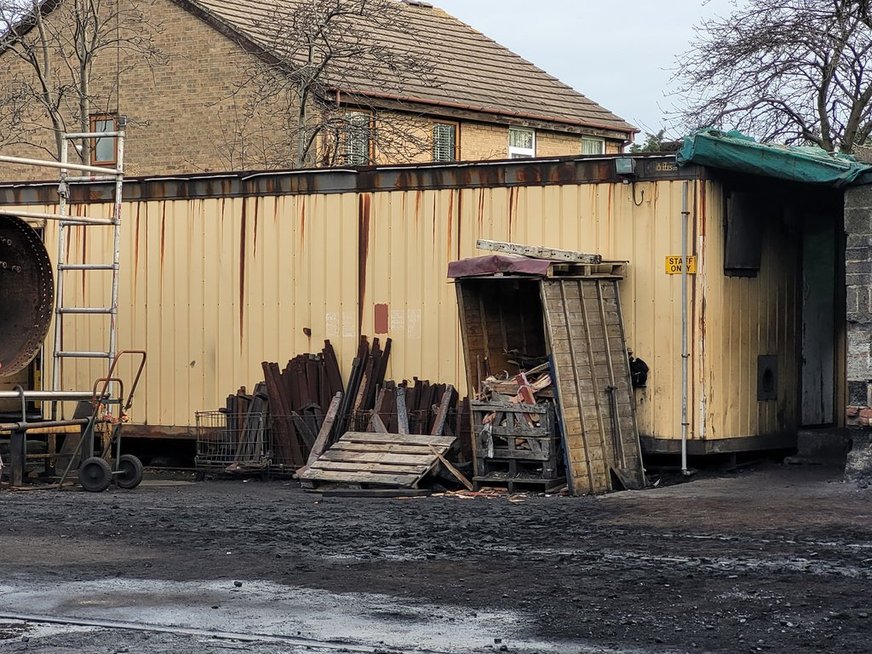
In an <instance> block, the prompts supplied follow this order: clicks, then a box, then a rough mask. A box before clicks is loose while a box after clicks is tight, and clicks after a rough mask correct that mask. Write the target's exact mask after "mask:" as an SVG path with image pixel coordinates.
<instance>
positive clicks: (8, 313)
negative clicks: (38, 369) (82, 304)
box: [0, 216, 54, 377]
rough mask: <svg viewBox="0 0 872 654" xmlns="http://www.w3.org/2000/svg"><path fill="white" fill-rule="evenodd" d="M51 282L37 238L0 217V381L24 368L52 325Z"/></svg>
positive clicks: (48, 265)
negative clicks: (1, 378)
mask: <svg viewBox="0 0 872 654" xmlns="http://www.w3.org/2000/svg"><path fill="white" fill-rule="evenodd" d="M53 302H54V278H53V276H52V269H51V262H50V261H49V258H48V252H46V249H45V246H44V245H43V243H42V239H41V238H40V236H39V234H38V233H37V232H36V231H35V230H34V229H33V228H31V227H30V226H29V225H28V224H27V223H25V222H24V221H23V220H21V219H20V218H14V217H11V216H0V377H8V376H10V375H14V374H15V373H17V372H19V371H20V370H22V369H24V368H26V367H27V365H28V364H29V363H30V362H31V361H32V360H33V358H34V357H35V356H36V354H37V352H39V348H40V346H41V345H42V343H43V341H44V340H45V336H46V333H47V332H48V328H49V324H50V323H51V316H52V307H53Z"/></svg>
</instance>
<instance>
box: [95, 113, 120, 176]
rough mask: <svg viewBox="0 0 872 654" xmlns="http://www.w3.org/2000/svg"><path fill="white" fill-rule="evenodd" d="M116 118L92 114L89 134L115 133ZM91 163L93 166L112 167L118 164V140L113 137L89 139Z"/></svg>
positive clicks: (116, 128)
mask: <svg viewBox="0 0 872 654" xmlns="http://www.w3.org/2000/svg"><path fill="white" fill-rule="evenodd" d="M117 131H118V116H116V115H114V114H92V115H91V132H93V133H97V132H117ZM91 163H92V164H94V165H95V166H114V165H115V164H116V163H118V139H117V138H115V137H114V136H107V137H103V138H95V139H91Z"/></svg>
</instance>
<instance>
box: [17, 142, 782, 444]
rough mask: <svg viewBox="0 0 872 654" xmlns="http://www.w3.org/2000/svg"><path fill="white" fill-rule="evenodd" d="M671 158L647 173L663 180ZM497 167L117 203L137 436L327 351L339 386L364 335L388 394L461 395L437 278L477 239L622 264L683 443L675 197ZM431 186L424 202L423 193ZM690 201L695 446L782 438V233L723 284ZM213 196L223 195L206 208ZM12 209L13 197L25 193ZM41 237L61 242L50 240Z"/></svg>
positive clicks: (122, 334) (449, 304)
mask: <svg viewBox="0 0 872 654" xmlns="http://www.w3.org/2000/svg"><path fill="white" fill-rule="evenodd" d="M646 161H647V160H646ZM665 161H666V160H665V159H664V158H662V157H661V158H659V159H651V160H650V162H651V165H657V163H656V162H659V165H661V166H662V165H665V163H664V162H665ZM538 165H539V166H540V167H541V166H546V163H543V162H539V164H538ZM555 165H556V166H557V169H560V170H568V167H569V168H571V167H572V166H575V164H572V165H570V164H569V163H567V162H560V163H558V164H555ZM492 166H493V167H494V170H493V171H490V172H487V171H489V170H490V168H491V167H492ZM508 167H509V165H507V164H477V165H475V166H467V167H466V168H464V167H463V166H458V167H456V168H449V167H421V170H417V171H416V170H413V169H408V170H406V169H403V168H400V169H397V170H392V171H390V175H391V176H396V177H390V180H392V181H390V184H389V186H390V190H372V188H370V190H366V191H364V192H359V191H358V190H354V189H359V188H366V184H363V182H361V181H360V180H359V179H358V178H361V177H366V171H364V172H361V173H358V172H348V173H346V172H343V171H334V172H333V173H331V174H334V175H337V176H345V177H348V179H349V180H357V181H355V182H354V183H353V184H352V183H349V184H348V186H347V188H348V189H349V190H348V191H347V192H338V190H337V189H339V188H340V187H339V186H334V187H333V190H332V191H330V192H318V193H299V194H294V193H286V192H285V191H286V190H287V189H288V188H290V187H289V186H287V185H288V184H290V183H291V182H290V181H289V180H290V178H291V177H293V176H292V175H287V174H285V176H284V178H283V177H282V176H281V175H278V176H273V175H266V176H264V177H263V179H262V180H261V178H255V179H252V180H249V181H247V182H243V180H242V179H241V177H239V176H233V175H231V176H228V177H219V176H213V177H212V178H209V179H211V181H210V182H209V184H211V185H212V186H211V187H210V188H209V189H206V188H205V187H204V188H203V189H199V190H197V192H196V193H194V192H193V191H191V189H192V188H194V187H196V184H198V183H199V182H197V181H195V180H193V179H188V180H183V181H179V182H172V183H173V184H176V183H178V184H180V185H181V186H180V187H179V189H178V190H179V194H180V195H184V194H185V193H188V192H189V191H191V193H190V195H191V197H189V198H184V199H171V198H167V197H166V196H165V195H164V196H162V195H161V194H160V193H157V192H154V193H151V191H147V192H148V193H151V195H150V196H149V197H150V198H151V199H135V197H134V199H129V200H128V201H126V202H125V204H124V212H123V220H124V223H125V224H124V228H123V234H124V236H123V243H122V260H123V262H124V263H123V265H122V271H121V295H120V310H119V317H118V324H119V343H121V344H123V345H124V346H127V347H137V348H143V349H146V350H148V351H149V352H150V353H152V356H153V358H152V359H151V360H150V363H149V368H148V371H147V372H146V379H145V381H144V383H145V387H144V390H143V392H142V393H141V394H140V395H139V396H138V397H137V404H136V407H135V412H134V415H133V418H134V420H135V421H136V422H146V423H148V425H151V426H158V425H171V426H176V427H184V426H186V425H190V424H192V423H193V416H194V412H195V411H197V410H206V409H214V408H216V407H217V406H220V405H221V403H222V400H223V396H224V395H225V394H226V391H227V388H228V387H234V386H242V385H247V386H249V387H250V386H252V385H253V384H254V382H256V381H259V380H260V378H261V377H262V371H261V368H260V363H261V362H262V361H264V360H269V361H283V360H287V359H288V358H289V357H291V356H293V355H294V354H296V353H298V352H308V351H312V349H313V348H318V347H320V344H321V343H322V342H323V340H324V339H329V340H330V341H331V342H332V343H333V344H334V347H335V348H336V355H337V359H338V361H339V363H340V365H341V367H342V371H343V374H344V375H346V376H347V375H348V374H349V372H350V367H351V362H352V360H353V358H354V355H355V352H356V350H357V347H358V339H359V336H360V334H361V333H364V334H376V333H378V334H379V335H386V336H390V337H391V338H392V339H393V352H392V355H391V362H390V366H389V370H388V371H387V376H388V378H394V379H403V378H407V379H412V378H413V377H418V378H420V379H431V380H436V379H438V380H440V381H445V382H451V383H454V385H455V386H458V387H459V388H463V389H464V390H465V387H466V384H465V371H464V363H463V357H462V354H461V346H460V334H459V329H458V318H457V316H458V309H457V298H456V297H455V291H454V289H453V288H452V285H451V284H450V283H449V280H448V279H447V273H448V265H449V263H450V262H452V261H455V260H458V259H463V258H469V257H474V256H478V255H480V254H482V253H481V252H479V251H478V250H476V248H475V243H476V241H477V240H478V239H480V238H481V239H491V240H498V241H511V242H519V243H525V244H530V245H537V246H543V247H552V248H559V249H565V250H575V251H581V252H596V253H598V254H601V255H602V256H603V257H604V258H606V259H612V260H626V261H630V262H631V263H630V266H629V268H628V272H627V277H626V280H625V281H624V282H622V283H621V285H620V288H621V299H622V305H623V307H624V313H625V315H624V319H625V327H626V341H627V343H628V346H629V347H630V348H631V349H632V350H633V352H634V354H635V355H636V356H639V357H641V358H642V359H644V360H645V361H646V362H647V363H648V365H649V366H650V368H651V373H650V376H649V380H648V385H647V388H645V389H642V390H639V391H637V392H636V400H637V409H638V410H637V420H638V425H639V431H640V433H641V434H642V435H643V436H646V437H655V438H660V439H675V438H678V437H679V432H680V393H679V389H680V370H681V367H680V353H681V348H680V297H681V292H680V280H679V279H678V278H677V277H675V276H672V275H667V274H666V273H665V272H664V270H663V261H664V258H665V257H666V256H669V255H674V254H675V253H676V252H679V251H680V246H681V240H680V207H681V184H682V183H681V182H680V181H677V180H675V179H659V180H657V179H655V178H654V177H653V175H652V177H651V179H650V180H648V181H645V180H643V179H639V180H637V181H636V183H635V185H631V184H623V183H619V182H610V181H600V182H598V183H587V182H584V181H582V182H579V181H578V180H579V179H580V178H581V177H583V175H581V173H579V172H578V170H582V171H584V170H591V169H588V168H585V167H584V166H582V167H581V168H580V169H579V168H578V167H576V173H573V175H575V176H576V178H575V181H569V180H571V179H572V176H569V175H567V177H566V180H567V181H565V182H561V183H551V182H550V181H548V179H551V178H550V176H551V175H553V174H556V173H557V169H549V171H548V174H547V175H546V178H547V179H546V178H543V179H546V183H545V184H539V183H538V182H537V183H536V184H535V185H534V184H532V183H530V184H529V185H521V184H519V185H517V186H511V185H510V186H502V185H496V186H489V185H488V184H489V183H491V178H490V176H491V175H492V176H493V179H494V180H496V181H495V182H494V183H497V182H499V183H504V182H505V181H506V180H507V179H508V177H507V175H509V172H508ZM546 167H547V166H546ZM467 169H468V170H467ZM513 170H514V172H513V173H511V175H513V177H512V179H515V180H517V179H519V177H520V171H521V170H522V167H521V168H513ZM638 170H640V168H638V167H637V171H638ZM642 170H643V171H644V166H643V167H642ZM449 171H450V172H449ZM464 171H465V172H464ZM382 172H384V175H382V176H381V177H380V178H379V181H378V184H379V185H381V184H388V179H389V176H388V171H382ZM655 172H656V171H655ZM325 174H326V173H325ZM661 174H663V175H667V174H671V173H668V172H666V171H664V172H662V173H661ZM682 174H689V173H687V172H686V171H682ZM439 175H441V176H442V177H441V179H439ZM464 175H472V176H473V177H472V178H466V177H464ZM525 175H526V178H527V179H532V177H533V176H532V174H530V171H528V173H525ZM400 176H404V177H403V179H400ZM427 176H429V177H427ZM419 177H420V179H419ZM591 177H595V176H594V175H593V173H591ZM673 177H674V175H673ZM285 178H287V179H285ZM424 178H427V179H429V180H430V181H429V182H427V179H424ZM449 178H450V179H449ZM204 179H206V178H204ZM322 179H326V178H322ZM256 180H261V181H256ZM266 180H269V181H268V182H267V181H266ZM446 180H447V181H446ZM424 182H427V183H428V184H429V183H430V182H432V183H433V184H434V186H435V187H434V188H424V187H423V185H424ZM436 182H439V184H441V186H439V184H436ZM448 182H450V184H449V183H448ZM169 183H170V182H167V181H166V180H164V181H161V180H149V181H143V182H142V183H141V184H137V183H136V182H134V183H133V184H132V185H131V186H132V187H133V188H137V187H139V188H140V190H139V191H136V192H135V193H139V192H143V193H145V192H146V191H144V190H143V189H146V187H148V188H150V189H152V190H155V189H158V188H159V186H160V185H161V184H169ZM403 183H405V184H407V186H405V187H404V186H403V185H402V184H403ZM242 184H251V186H249V187H246V188H243V186H241V185H242ZM294 184H302V182H301V181H299V180H298V181H297V182H294ZM367 184H368V185H369V186H370V187H374V186H376V185H377V184H376V182H367ZM455 184H456V186H455ZM464 184H467V185H464ZM185 185H189V186H188V187H185ZM190 185H193V186H190ZM283 185H286V186H283ZM394 185H396V186H394ZM183 187H185V188H183ZM50 188H51V192H52V193H53V192H54V187H50ZM299 188H301V189H302V188H304V186H303V185H301V186H299ZM315 188H320V187H315ZM694 188H695V193H694V197H695V202H694V206H693V218H692V226H691V231H692V235H693V239H692V240H693V243H694V252H693V254H696V255H697V257H698V265H699V271H698V274H697V275H696V276H694V277H693V279H691V280H690V286H691V293H690V295H691V309H690V315H691V317H692V325H693V332H692V335H691V343H692V349H691V354H692V359H691V363H692V365H691V371H692V372H691V374H692V376H691V384H690V387H691V396H690V398H689V399H690V406H691V407H693V411H692V417H691V422H692V424H691V438H692V439H694V440H699V439H702V438H705V439H722V438H731V437H741V436H751V435H755V434H758V435H760V434H771V433H776V432H780V430H782V429H784V428H787V427H789V426H790V425H791V424H792V421H794V416H795V415H796V411H797V406H796V400H795V395H796V394H795V393H792V391H791V384H795V381H793V380H794V379H795V378H796V376H797V374H796V369H795V360H794V359H793V358H791V354H790V353H791V352H795V338H796V333H797V332H796V312H795V310H794V309H795V307H796V304H795V302H796V290H797V288H796V284H797V281H796V279H797V276H796V268H795V262H796V260H797V256H798V255H797V253H796V252H795V248H794V246H793V245H791V242H792V241H791V239H790V238H788V237H786V236H785V234H784V233H780V232H778V231H777V230H775V231H773V232H772V233H771V234H769V235H767V236H766V237H765V238H766V242H765V244H764V254H763V268H762V269H761V274H760V276H759V277H758V278H757V279H737V278H725V277H724V276H723V254H722V253H723V216H722V206H723V196H722V192H721V185H720V183H719V182H715V181H705V180H700V181H697V182H696V183H695V184H694ZM265 189H271V193H272V194H270V193H266V192H265ZM164 190H166V188H165V189H164ZM205 190H210V192H212V193H214V195H213V196H211V197H206V196H198V195H199V194H200V193H201V191H203V192H204V191H205ZM182 191H184V193H182ZM643 191H644V194H643ZM237 192H238V195H235V194H236V193H237ZM17 193H18V196H17V197H18V198H19V199H21V198H23V197H24V196H25V195H27V193H26V192H24V191H21V190H19V191H18V192H17ZM7 199H8V197H7ZM37 206H39V207H41V208H42V209H44V210H52V209H53V207H52V206H51V205H37ZM77 210H79V211H81V212H82V213H85V214H88V215H94V216H101V215H107V212H108V206H107V205H105V204H103V203H102V201H101V202H97V203H94V204H90V205H88V204H86V205H80V206H77ZM46 229H47V234H46V240H47V242H49V243H53V242H54V238H55V233H54V226H53V225H51V224H49V225H48V226H47V227H46ZM69 247H70V249H71V253H72V254H76V255H77V256H78V255H80V254H81V253H82V251H83V250H86V251H88V252H89V254H90V255H96V254H98V253H99V252H111V243H109V242H108V241H105V240H102V239H101V237H100V236H99V235H98V234H93V235H91V236H89V237H88V239H87V240H85V238H84V230H76V229H74V230H73V234H72V237H71V239H70V242H69ZM70 258H71V260H73V257H70ZM91 258H92V259H95V260H96V259H97V258H98V257H97V256H91ZM74 279H75V280H76V283H75V284H70V289H69V290H70V292H71V293H72V294H73V295H72V296H71V297H70V298H68V299H69V300H70V301H75V300H76V294H78V295H79V296H84V295H88V296H89V297H90V296H92V295H96V296H97V297H99V295H98V294H100V293H103V292H105V291H104V289H105V287H106V284H105V283H104V282H105V280H103V281H101V280H99V279H98V276H97V275H95V274H92V275H91V276H89V277H88V278H87V279H86V278H85V276H84V275H83V276H82V277H81V278H79V277H75V278H74ZM90 303H91V304H94V303H95V302H90ZM376 307H379V308H378V309H377V308H376ZM385 327H387V330H388V331H387V332H382V331H381V330H383V329H385ZM69 329H70V330H72V331H73V332H74V333H75V335H76V338H77V339H80V341H83V342H82V343H81V344H82V346H83V349H88V341H89V340H93V342H94V344H95V346H96V344H97V343H99V342H101V341H102V340H104V339H103V336H102V334H100V333H99V330H94V329H93V328H92V327H91V325H90V324H89V323H86V322H85V319H84V318H82V319H81V320H80V319H78V318H76V320H75V321H71V326H70V327H69ZM774 352H777V353H784V354H783V356H784V359H783V361H782V360H780V361H779V366H780V375H779V380H780V382H779V383H780V384H782V386H781V387H780V388H779V397H780V398H782V399H781V400H779V402H778V403H768V404H767V405H766V406H761V405H758V403H757V401H756V388H755V380H754V379H752V376H753V375H754V374H755V365H754V364H753V362H754V361H756V357H757V355H758V354H772V353H774ZM49 354H50V353H49ZM49 358H50V357H49ZM792 366H793V367H792ZM98 373H99V370H98V369H96V368H94V369H93V370H92V369H90V368H89V364H88V363H87V362H84V363H81V364H76V367H75V368H74V367H73V366H71V367H70V375H69V376H68V377H67V378H66V379H65V380H64V386H65V388H74V387H82V386H83V385H90V383H91V382H92V381H93V378H94V377H96V376H99V375H98ZM45 374H50V371H46V372H45ZM751 395H753V396H754V397H753V398H752V397H751Z"/></svg>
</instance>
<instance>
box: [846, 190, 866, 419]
mask: <svg viewBox="0 0 872 654" xmlns="http://www.w3.org/2000/svg"><path fill="white" fill-rule="evenodd" d="M845 232H846V233H847V246H846V249H845V285H846V294H847V316H846V318H847V338H848V351H847V355H848V356H847V375H848V380H847V381H848V409H847V423H848V426H850V427H867V428H868V427H870V426H872V186H859V187H855V188H849V189H847V190H846V192H845Z"/></svg>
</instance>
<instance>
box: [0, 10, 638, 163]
mask: <svg viewBox="0 0 872 654" xmlns="http://www.w3.org/2000/svg"><path fill="white" fill-rule="evenodd" d="M118 2H119V4H118V6H122V5H124V4H130V3H134V4H136V7H137V11H140V12H141V15H142V16H143V17H144V19H145V21H146V23H147V25H148V26H149V27H150V29H149V32H150V43H151V44H153V46H154V48H155V50H156V51H157V52H159V53H160V59H161V60H160V62H158V63H153V64H152V65H145V64H144V63H141V62H138V61H136V60H135V58H132V59H131V56H130V55H129V54H128V52H127V51H120V50H118V49H113V48H105V49H103V50H102V51H101V52H100V53H99V54H98V56H97V57H95V60H94V63H93V73H92V76H91V88H92V97H93V98H94V101H92V103H91V110H90V111H89V119H90V130H89V131H110V130H112V129H114V127H115V125H116V122H117V121H118V120H119V118H121V117H123V119H124V120H125V121H126V125H127V134H128V144H127V151H126V153H125V161H126V169H127V173H128V174H129V175H163V174H170V173H184V172H201V171H203V172H205V171H216V170H255V169H277V168H289V167H294V165H293V161H292V157H291V156H290V155H289V152H291V151H293V150H294V144H295V138H297V137H292V136H291V135H290V134H289V132H288V130H287V124H288V119H287V117H288V114H289V113H290V112H289V105H288V103H287V101H286V100H285V101H284V104H283V98H280V97H270V96H271V94H270V93H266V94H264V93H263V89H264V88H269V84H266V85H264V83H263V81H262V80H261V81H260V83H259V86H258V84H257V83H255V82H254V79H255V78H254V74H253V71H255V70H256V69H257V67H258V66H259V65H261V64H263V62H268V63H269V64H270V70H271V72H270V74H281V71H293V70H294V66H295V65H296V64H294V63H291V64H288V62H287V61H284V60H283V59H282V57H281V50H282V48H281V44H279V43H277V42H276V41H275V40H271V38H270V37H269V35H268V34H267V33H266V32H267V28H266V27H265V26H269V25H275V24H276V22H277V21H281V20H290V18H291V17H293V16H294V10H295V8H296V7H297V5H299V4H301V2H302V0H281V1H279V2H266V1H263V0H254V1H250V2H242V1H241V0H118ZM397 2H398V5H397V11H399V12H400V15H401V18H402V21H403V26H402V30H401V29H400V28H399V27H398V28H397V29H396V30H395V31H394V32H393V33H392V32H391V29H390V28H385V27H384V26H381V27H380V28H379V29H373V30H372V31H371V32H369V33H368V38H372V39H376V40H379V39H380V40H381V42H383V43H385V44H387V45H389V46H391V47H393V46H394V45H396V50H395V52H394V53H393V54H394V55H396V54H397V53H399V54H400V55H402V54H403V53H404V52H405V53H406V55H407V56H410V57H411V56H414V57H416V58H417V59H418V60H419V61H421V62H422V64H423V65H424V66H425V67H426V70H427V71H428V74H427V76H426V80H425V79H423V76H422V77H421V78H417V77H410V78H408V79H405V80H403V82H402V84H399V83H398V84H394V85H393V86H391V85H387V86H386V85H385V84H383V83H382V80H383V79H384V78H385V77H384V75H381V76H380V75H379V73H385V71H384V70H379V69H378V66H377V65H372V64H368V65H367V66H355V67H353V68H352V69H349V68H348V64H347V63H346V64H345V65H346V70H345V71H344V72H345V73H346V74H345V75H343V76H342V79H341V80H339V81H337V82H336V83H335V84H323V85H321V86H320V87H319V90H318V93H317V94H315V96H316V98H315V100H313V101H312V104H313V109H312V111H313V112H315V111H322V112H323V111H326V108H329V109H330V111H331V112H332V113H333V114H336V113H339V114H340V115H342V116H344V119H343V120H342V121H340V126H341V128H340V129H339V130H335V129H334V130H333V131H332V132H328V131H326V130H325V131H324V132H323V133H322V134H320V135H319V136H318V139H317V142H318V143H319V147H320V150H319V154H317V156H315V155H312V156H309V157H308V158H307V159H306V161H305V165H306V166H323V165H336V164H339V165H369V164H386V163H388V164H390V163H412V162H414V163H422V162H426V161H453V160H487V159H506V158H520V157H549V156H560V155H579V154H594V155H595V154H609V153H616V152H620V151H621V150H622V148H623V146H624V145H625V144H626V143H628V142H629V141H631V140H632V138H633V135H634V133H635V132H636V131H637V130H636V129H635V128H634V127H633V126H632V125H630V124H628V123H627V122H625V121H624V120H622V119H621V118H619V117H618V116H616V115H614V114H613V113H611V112H609V111H608V110H606V109H604V108H603V107H601V106H600V105H598V104H596V103H595V102H593V101H591V100H589V99H588V98H586V97H585V96H584V95H582V94H581V93H579V92H577V91H575V90H573V89H572V88H570V87H569V86H567V85H565V84H563V83H561V82H560V81H559V80H557V79H555V78H553V77H551V76H550V75H548V74H547V73H545V72H544V71H542V70H541V69H539V68H537V67H536V66H534V65H533V64H531V63H529V62H527V61H525V60H524V59H522V58H521V57H519V56H518V55H516V54H514V53H512V52H511V51H509V50H507V49H506V48H504V47H503V46H501V45H499V44H498V43H496V42H494V41H493V40H491V39H489V38H487V37H486V36H484V35H483V34H481V33H479V32H477V31H475V30H474V29H472V28H471V27H469V26H468V25H466V24H464V23H462V22H461V21H459V20H457V19H456V18H454V17H452V16H450V15H449V14H447V13H446V12H444V11H442V10H440V9H438V8H437V7H434V6H432V5H430V4H427V3H424V2H418V1H413V0H397ZM106 4H110V5H111V4H113V3H106ZM64 5H65V0H48V1H47V2H45V3H44V4H43V7H44V9H43V15H44V21H45V23H46V24H47V25H52V21H54V27H55V28H57V27H58V26H59V25H60V24H62V21H63V20H65V17H64ZM410 30H413V31H414V32H415V33H416V35H417V41H416V42H414V43H413V42H407V41H408V39H407V38H406V36H407V35H406V32H409V31H410ZM361 33H366V30H365V29H364V31H362V32H361ZM404 39H406V40H404ZM422 44H425V45H422ZM409 53H411V54H409ZM276 71H279V72H276ZM349 72H350V73H351V74H348V73H349ZM28 75H31V73H30V71H29V69H28V68H27V67H26V66H24V65H23V64H22V62H21V61H20V59H19V58H17V57H16V56H15V55H14V53H13V52H11V51H10V50H9V49H5V50H3V51H2V52H0V96H3V94H4V93H9V90H10V89H13V88H15V86H16V84H17V83H19V82H20V81H21V80H22V79H25V78H26V77H27V76H28ZM285 82H286V80H285ZM276 85H278V82H277V83H276ZM256 87H257V88H256ZM258 93H260V94H261V96H260V97H256V96H257V95H258ZM264 96H265V97H264ZM253 100H256V101H253ZM4 101H6V102H7V104H8V100H6V99H4V98H3V97H0V103H2V102H4ZM290 111H293V109H290ZM31 118H32V122H35V123H41V124H42V125H45V127H46V128H48V127H50V125H49V124H48V121H47V119H46V118H45V117H44V116H42V117H41V116H40V115H39V114H34V115H32V116H31ZM71 122H73V123H75V121H71ZM397 125H399V126H400V128H401V129H400V130H399V132H400V133H401V134H403V135H406V136H408V139H406V140H405V142H401V141H403V139H402V138H401V139H400V140H399V141H397V140H395V141H394V142H393V143H392V144H385V143H380V142H379V141H378V139H377V138H376V135H384V134H386V133H388V131H389V129H388V128H389V126H392V127H394V128H396V126H397ZM6 131H7V134H8V128H7V130H6ZM67 131H78V129H75V127H73V128H68V129H67ZM0 132H2V124H0ZM331 135H332V141H331ZM0 137H2V133H0ZM27 140H28V141H29V143H28V144H27V145H24V144H11V143H9V139H8V138H7V139H6V141H7V144H6V145H4V146H3V153H4V154H10V155H18V156H40V157H44V156H45V151H46V150H48V151H51V149H52V148H51V144H53V142H54V141H53V136H52V132H51V130H50V129H42V131H41V133H37V134H33V135H31V136H30V137H29V138H28V139H27ZM411 141H414V142H415V145H414V147H412V146H411V145H410V142H411ZM0 142H2V141H0ZM40 145H42V146H44V147H43V149H42V150H40V148H39V147H36V146H40ZM330 148H332V151H333V153H334V155H338V156H334V157H332V158H327V157H326V156H324V155H323V154H322V153H323V152H325V151H327V150H330ZM91 151H92V161H94V162H95V163H100V162H106V163H112V162H113V161H114V157H115V153H114V148H113V141H112V140H110V139H103V140H100V141H99V142H98V143H97V144H92V148H91ZM33 174H34V173H33V172H32V171H29V170H25V169H14V168H4V176H5V177H6V178H7V179H27V178H28V176H32V175H33ZM37 174H38V175H40V176H45V173H44V172H42V173H37Z"/></svg>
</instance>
